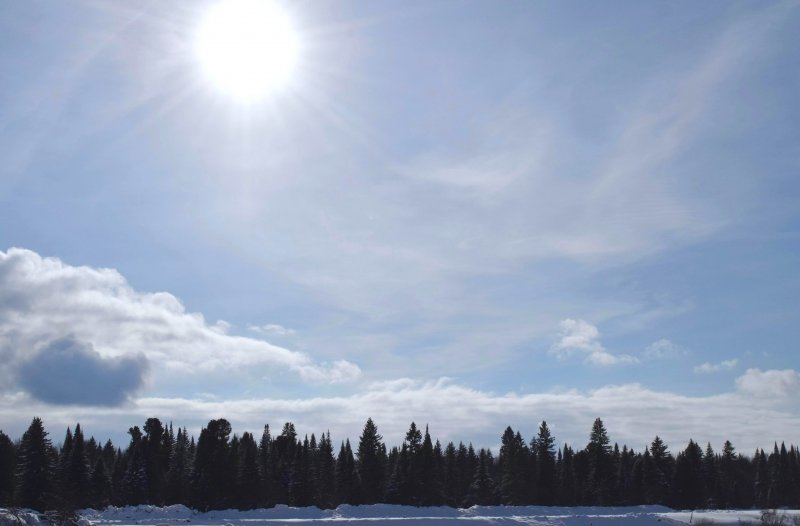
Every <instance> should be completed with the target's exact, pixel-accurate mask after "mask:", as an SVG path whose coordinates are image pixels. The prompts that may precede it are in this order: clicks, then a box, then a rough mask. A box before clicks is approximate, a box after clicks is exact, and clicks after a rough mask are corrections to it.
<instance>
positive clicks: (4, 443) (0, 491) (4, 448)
mask: <svg viewBox="0 0 800 526" xmlns="http://www.w3.org/2000/svg"><path fill="white" fill-rule="evenodd" d="M15 463H16V451H15V449H14V443H13V442H12V441H11V439H10V438H9V437H8V435H6V434H5V433H3V432H2V431H0V507H6V508H9V507H11V506H12V504H13V502H14V501H13V499H14V467H15V466H14V465H15Z"/></svg>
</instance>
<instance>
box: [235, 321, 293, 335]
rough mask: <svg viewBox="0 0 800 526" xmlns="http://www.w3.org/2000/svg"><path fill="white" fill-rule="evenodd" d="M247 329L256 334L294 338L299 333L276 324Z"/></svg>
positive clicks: (252, 326) (250, 326)
mask: <svg viewBox="0 0 800 526" xmlns="http://www.w3.org/2000/svg"><path fill="white" fill-rule="evenodd" d="M247 328H248V330H251V331H253V332H255V333H258V334H266V335H269V336H292V335H294V334H296V332H297V331H295V330H294V329H289V328H288V327H284V326H283V325H278V324H276V323H269V324H267V325H249V326H248V327H247Z"/></svg>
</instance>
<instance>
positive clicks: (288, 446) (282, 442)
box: [271, 422, 298, 504]
mask: <svg viewBox="0 0 800 526" xmlns="http://www.w3.org/2000/svg"><path fill="white" fill-rule="evenodd" d="M297 447H298V445H297V432H296V431H295V428H294V424H293V423H291V422H286V423H285V424H284V425H283V429H282V430H281V434H280V435H278V436H277V437H275V439H274V440H273V443H272V482H271V486H272V495H273V497H274V502H275V503H276V504H288V503H289V483H290V481H291V475H292V464H293V463H294V460H295V456H296V449H297Z"/></svg>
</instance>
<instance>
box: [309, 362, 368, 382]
mask: <svg viewBox="0 0 800 526" xmlns="http://www.w3.org/2000/svg"><path fill="white" fill-rule="evenodd" d="M296 371H297V372H298V373H299V374H300V377H301V378H302V379H303V380H305V381H307V382H312V383H330V384H343V383H350V382H354V381H356V380H358V379H359V378H360V377H361V368H360V367H359V366H357V365H356V364H354V363H350V362H348V361H347V360H337V361H335V362H333V364H332V365H331V366H328V365H327V364H322V365H301V366H298V367H296Z"/></svg>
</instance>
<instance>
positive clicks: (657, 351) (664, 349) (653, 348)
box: [642, 338, 689, 360]
mask: <svg viewBox="0 0 800 526" xmlns="http://www.w3.org/2000/svg"><path fill="white" fill-rule="evenodd" d="M687 354H689V352H688V351H687V350H686V349H684V348H683V347H681V346H680V345H677V344H675V343H673V342H671V341H669V340H667V339H666V338H662V339H660V340H658V341H654V342H653V343H651V344H650V345H648V346H647V347H646V348H645V350H644V353H643V354H642V355H643V356H644V358H646V359H648V360H671V359H675V358H680V357H682V356H686V355H687Z"/></svg>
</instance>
